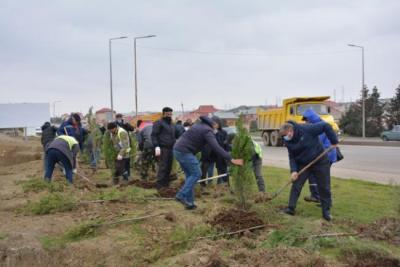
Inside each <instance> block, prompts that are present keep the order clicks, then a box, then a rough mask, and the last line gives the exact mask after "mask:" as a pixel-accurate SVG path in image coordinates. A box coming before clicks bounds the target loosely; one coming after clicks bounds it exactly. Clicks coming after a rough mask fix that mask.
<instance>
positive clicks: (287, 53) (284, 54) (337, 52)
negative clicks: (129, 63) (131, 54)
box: [138, 46, 352, 57]
mask: <svg viewBox="0 0 400 267" xmlns="http://www.w3.org/2000/svg"><path fill="white" fill-rule="evenodd" d="M138 47H140V48H144V49H150V50H161V51H169V52H178V53H190V54H206V55H220V56H257V57H258V56H262V57H270V56H290V55H300V56H301V55H323V54H341V53H350V52H352V51H350V50H336V51H334V50H333V51H304V52H299V51H298V52H284V53H274V54H266V53H238V52H224V51H200V50H191V49H182V48H166V47H151V46H138Z"/></svg>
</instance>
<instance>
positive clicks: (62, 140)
mask: <svg viewBox="0 0 400 267" xmlns="http://www.w3.org/2000/svg"><path fill="white" fill-rule="evenodd" d="M78 152H79V143H78V141H76V139H75V138H74V137H72V136H68V135H61V136H58V137H56V138H55V139H54V140H53V141H51V142H50V143H49V144H48V145H47V147H46V158H47V165H46V172H45V175H44V179H45V180H46V181H48V182H50V181H51V177H52V176H53V171H54V167H55V165H56V164H57V163H60V164H62V166H63V168H64V170H65V176H66V178H67V181H68V183H69V184H72V181H73V173H76V167H77V162H76V156H77V154H78Z"/></svg>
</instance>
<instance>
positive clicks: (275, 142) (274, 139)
mask: <svg viewBox="0 0 400 267" xmlns="http://www.w3.org/2000/svg"><path fill="white" fill-rule="evenodd" d="M270 142H271V146H282V139H281V137H280V136H279V132H278V131H273V132H271V134H270Z"/></svg>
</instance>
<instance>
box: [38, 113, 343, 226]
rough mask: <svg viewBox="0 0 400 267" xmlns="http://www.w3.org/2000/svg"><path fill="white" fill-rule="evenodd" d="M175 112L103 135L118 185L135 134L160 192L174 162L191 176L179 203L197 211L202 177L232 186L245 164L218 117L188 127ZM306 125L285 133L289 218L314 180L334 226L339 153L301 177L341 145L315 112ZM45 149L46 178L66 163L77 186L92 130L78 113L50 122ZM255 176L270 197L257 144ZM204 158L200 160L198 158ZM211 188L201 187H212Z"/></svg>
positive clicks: (144, 173)
mask: <svg viewBox="0 0 400 267" xmlns="http://www.w3.org/2000/svg"><path fill="white" fill-rule="evenodd" d="M172 115H173V110H172V109H171V108H169V107H165V108H163V110H162V118H161V119H159V120H158V121H156V122H154V123H149V122H144V121H140V120H139V121H138V122H137V125H136V128H135V127H133V126H132V125H130V124H129V123H125V122H124V121H123V119H122V115H120V114H118V115H117V119H116V121H113V122H109V123H108V124H107V125H106V127H103V128H102V129H100V130H101V131H102V133H103V134H110V137H111V141H112V144H113V147H114V148H115V151H116V152H117V156H116V158H115V162H114V163H115V173H114V174H113V184H118V183H119V177H122V179H123V181H128V179H129V177H130V158H131V157H130V150H131V139H130V138H131V136H132V135H131V132H132V133H134V135H133V136H134V137H135V138H137V143H138V149H139V151H140V175H141V177H142V179H147V177H148V172H149V170H150V168H153V169H154V159H157V162H158V171H157V183H156V185H157V188H162V187H168V186H169V184H170V182H171V170H172V165H173V161H174V159H175V160H176V161H177V162H179V165H180V167H181V169H182V170H183V172H184V174H185V183H184V185H183V186H182V188H181V189H180V190H179V192H178V193H177V194H176V197H175V198H176V200H177V201H179V202H180V203H181V204H182V205H183V206H184V207H185V208H186V209H195V208H196V204H195V195H194V188H195V185H196V184H197V182H198V180H199V179H200V178H207V177H209V176H213V170H214V168H216V169H217V173H218V176H219V178H218V181H217V183H218V184H221V183H229V174H228V165H229V164H235V165H243V159H233V158H232V156H231V154H230V151H231V147H232V139H233V138H232V136H231V135H228V133H227V132H226V131H225V130H224V129H223V127H222V126H223V125H222V122H221V120H220V119H219V118H218V117H215V116H214V117H211V118H210V117H207V116H200V118H199V120H198V121H197V122H196V123H195V124H193V123H191V122H189V121H187V122H185V123H184V124H182V122H181V121H178V122H177V123H174V122H173V120H172ZM303 120H304V121H305V122H306V123H305V124H297V123H295V122H292V121H289V122H287V123H285V124H284V125H283V126H282V127H281V129H280V134H281V136H282V138H283V140H284V143H285V145H286V147H287V149H288V153H289V161H290V170H291V178H292V181H293V184H292V188H291V191H290V197H289V203H288V207H287V208H285V209H284V210H283V212H285V213H286V214H289V215H294V214H295V208H296V203H297V200H298V198H299V196H300V193H301V190H302V187H303V185H304V183H305V182H306V181H307V180H309V184H310V192H311V196H309V197H306V198H305V200H307V201H314V202H318V203H320V204H321V207H322V216H323V218H324V219H326V220H328V221H330V220H331V219H332V217H331V215H330V208H331V206H332V198H331V191H330V166H331V165H332V163H334V162H335V161H336V158H337V155H336V149H331V151H330V152H329V154H328V155H324V156H323V157H321V158H320V159H319V160H318V161H317V162H315V163H314V164H313V165H312V166H311V167H309V168H308V169H307V170H306V171H303V172H301V174H300V175H299V172H300V171H301V170H302V169H303V168H304V167H305V166H307V165H308V164H309V163H310V162H312V161H313V160H315V159H316V158H317V157H318V156H319V155H321V154H322V153H323V152H324V149H327V148H328V147H330V146H333V147H335V146H336V145H337V143H338V140H337V137H336V134H335V133H334V131H333V130H332V128H331V126H330V125H329V124H327V123H326V122H324V121H322V120H321V119H320V117H319V116H318V114H316V113H315V112H314V111H313V110H311V109H310V110H307V111H306V112H305V113H304V115H303ZM42 129H43V134H42V144H43V146H44V149H45V155H46V156H45V170H46V171H45V179H46V180H48V181H50V180H51V176H52V173H53V170H54V167H55V164H56V163H60V164H62V166H63V168H64V171H65V175H66V177H67V180H68V182H70V183H72V181H73V180H72V177H73V173H74V172H76V167H77V161H76V155H77V154H78V152H79V151H80V150H81V149H83V142H84V139H85V135H86V134H87V131H86V130H85V129H83V128H82V126H81V124H80V117H79V115H78V114H72V115H71V117H70V118H69V119H68V120H66V121H65V122H64V123H63V124H61V126H60V127H59V128H58V129H56V128H55V127H53V126H51V125H50V124H49V123H46V124H45V125H44V126H43V128H42ZM253 148H254V149H253V150H254V153H253V157H252V159H251V160H252V164H253V171H254V176H255V178H256V181H257V186H258V189H259V191H260V192H265V190H266V189H265V182H264V178H263V175H262V157H263V152H262V148H261V146H260V145H259V144H258V143H257V142H255V141H253ZM199 154H200V159H199V158H198V155H199ZM207 184H208V183H206V182H203V183H201V186H202V187H206V186H207Z"/></svg>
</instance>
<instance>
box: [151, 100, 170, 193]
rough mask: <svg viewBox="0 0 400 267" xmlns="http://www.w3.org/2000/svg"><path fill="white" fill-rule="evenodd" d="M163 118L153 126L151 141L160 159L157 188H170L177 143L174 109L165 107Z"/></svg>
mask: <svg viewBox="0 0 400 267" xmlns="http://www.w3.org/2000/svg"><path fill="white" fill-rule="evenodd" d="M162 116H163V117H162V118H161V119H160V120H158V121H156V122H155V123H154V124H153V129H152V132H151V141H152V143H153V146H154V152H155V156H156V157H157V158H158V159H159V168H158V173H157V187H158V188H161V187H168V186H169V183H170V174H171V170H172V162H173V159H174V156H173V147H174V144H175V141H176V131H175V125H174V123H173V122H172V109H171V108H169V107H165V108H163V110H162Z"/></svg>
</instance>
